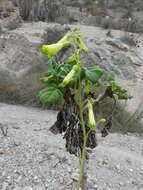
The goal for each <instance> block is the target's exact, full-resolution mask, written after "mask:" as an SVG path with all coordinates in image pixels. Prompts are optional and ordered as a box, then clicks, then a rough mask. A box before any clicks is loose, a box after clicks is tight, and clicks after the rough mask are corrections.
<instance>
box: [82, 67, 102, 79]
mask: <svg viewBox="0 0 143 190" xmlns="http://www.w3.org/2000/svg"><path fill="white" fill-rule="evenodd" d="M84 71H85V75H86V78H87V79H88V80H90V81H91V82H92V83H97V82H98V81H99V79H100V78H101V77H102V75H103V70H102V69H101V68H99V67H97V66H95V65H93V66H89V67H84Z"/></svg>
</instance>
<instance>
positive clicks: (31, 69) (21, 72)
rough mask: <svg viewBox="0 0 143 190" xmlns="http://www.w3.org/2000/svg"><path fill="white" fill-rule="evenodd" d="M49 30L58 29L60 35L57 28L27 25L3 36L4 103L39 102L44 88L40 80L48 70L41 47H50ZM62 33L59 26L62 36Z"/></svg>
mask: <svg viewBox="0 0 143 190" xmlns="http://www.w3.org/2000/svg"><path fill="white" fill-rule="evenodd" d="M31 27H32V28H33V29H31ZM47 28H50V29H51V28H52V29H51V30H53V31H54V28H56V31H57V33H58V27H57V25H54V24H50V25H47V24H46V23H40V22H39V23H35V24H31V23H25V24H23V25H22V27H21V28H18V29H15V30H12V31H11V32H7V33H3V34H1V35H0V90H1V94H0V101H7V102H17V103H23V104H27V103H28V102H29V104H30V102H31V104H35V102H37V103H38V102H39V100H38V99H37V94H38V92H39V91H40V89H41V88H42V87H43V84H42V83H41V82H40V77H41V75H42V73H43V72H45V71H46V70H47V64H46V63H47V57H46V56H45V55H43V54H42V53H41V52H40V46H41V45H42V44H43V43H46V42H43V40H44V37H43V35H44V33H45V32H46V31H47ZM61 30H62V31H63V28H62V27H61V26H59V33H60V31H61ZM37 34H38V35H37ZM54 38H55V37H54V36H53V42H54ZM50 40H51V41H50V43H51V42H52V38H51V39H50ZM37 103H36V104H37Z"/></svg>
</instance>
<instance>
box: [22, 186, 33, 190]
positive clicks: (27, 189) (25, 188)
mask: <svg viewBox="0 0 143 190" xmlns="http://www.w3.org/2000/svg"><path fill="white" fill-rule="evenodd" d="M22 190H33V188H32V187H24V188H23V189H22Z"/></svg>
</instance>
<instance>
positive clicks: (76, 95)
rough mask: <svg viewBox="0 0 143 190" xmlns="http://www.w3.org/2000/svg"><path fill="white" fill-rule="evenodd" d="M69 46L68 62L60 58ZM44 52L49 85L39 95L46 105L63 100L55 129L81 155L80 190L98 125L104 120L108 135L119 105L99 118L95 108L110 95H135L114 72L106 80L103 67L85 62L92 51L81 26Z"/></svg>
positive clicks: (45, 80)
mask: <svg viewBox="0 0 143 190" xmlns="http://www.w3.org/2000/svg"><path fill="white" fill-rule="evenodd" d="M67 47H71V49H72V53H71V55H70V56H67V58H66V59H65V60H64V61H60V60H57V54H58V53H59V52H60V51H63V50H64V49H65V48H67ZM41 51H42V53H44V54H46V55H47V56H48V71H47V72H45V73H44V74H43V77H42V78H41V81H42V82H43V83H45V84H46V85H47V87H46V88H44V89H42V90H41V91H40V92H39V95H38V96H39V99H40V101H41V102H42V103H43V104H51V103H61V105H62V106H61V110H60V111H59V112H58V115H57V120H56V122H55V123H54V125H53V126H52V127H51V131H53V132H55V131H58V132H59V133H64V139H66V150H67V151H68V152H69V153H71V154H74V155H76V156H78V157H79V160H80V175H79V179H78V182H77V186H76V189H77V190H79V189H80V188H81V189H85V187H86V183H85V181H86V173H85V163H86V160H88V159H89V153H90V151H89V150H91V149H93V148H95V147H96V145H97V142H96V128H97V126H98V125H99V124H100V123H103V125H104V127H103V128H102V131H101V133H102V136H103V137H105V136H106V135H107V134H108V131H109V130H110V128H111V125H112V115H113V112H114V108H115V106H113V110H112V113H111V114H110V116H109V117H108V118H106V119H104V118H101V119H99V120H98V121H97V120H96V119H95V115H94V108H95V107H96V105H97V104H99V103H100V102H102V101H103V100H104V99H105V98H106V97H110V98H112V99H113V100H114V102H115V103H116V100H117V99H122V100H127V99H131V98H132V96H130V95H128V93H127V90H126V89H124V88H122V87H121V85H120V84H119V83H118V82H116V81H115V75H114V73H113V72H110V73H108V77H106V78H107V79H106V80H102V79H103V78H105V77H103V76H104V73H105V72H104V70H103V69H101V68H100V67H99V66H97V65H95V64H93V65H90V66H86V63H83V60H82V59H81V54H82V55H83V53H84V54H88V53H89V50H88V48H87V47H86V45H85V44H84V43H83V41H82V39H81V35H80V34H79V33H78V31H77V29H73V30H71V31H69V32H68V33H67V34H66V35H65V36H64V37H63V38H62V39H60V40H59V41H58V42H57V43H55V44H51V45H43V46H42V47H41ZM65 54H66V51H65ZM99 87H104V89H105V91H104V93H103V94H98V95H97V93H96V91H97V90H98V88H99ZM114 105H115V104H114Z"/></svg>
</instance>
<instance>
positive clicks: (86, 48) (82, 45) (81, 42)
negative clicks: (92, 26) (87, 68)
mask: <svg viewBox="0 0 143 190" xmlns="http://www.w3.org/2000/svg"><path fill="white" fill-rule="evenodd" d="M77 41H78V43H79V46H80V48H81V49H82V50H83V51H84V52H85V53H88V52H89V50H88V47H87V46H86V45H85V43H84V42H83V41H82V40H81V38H80V36H78V37H77Z"/></svg>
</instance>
